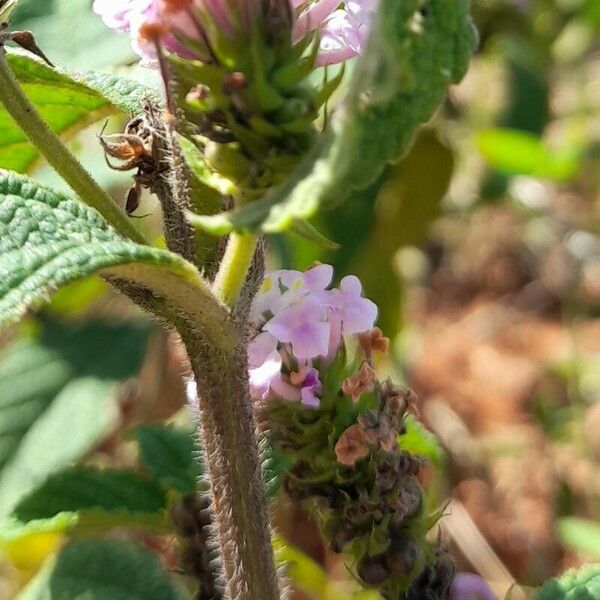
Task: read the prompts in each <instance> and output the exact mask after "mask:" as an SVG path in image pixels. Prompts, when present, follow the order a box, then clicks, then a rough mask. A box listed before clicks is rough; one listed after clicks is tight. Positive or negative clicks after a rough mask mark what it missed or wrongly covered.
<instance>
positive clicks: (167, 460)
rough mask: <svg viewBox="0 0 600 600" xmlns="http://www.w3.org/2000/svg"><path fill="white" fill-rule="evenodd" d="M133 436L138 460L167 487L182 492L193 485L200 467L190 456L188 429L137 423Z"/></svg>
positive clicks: (190, 432)
mask: <svg viewBox="0 0 600 600" xmlns="http://www.w3.org/2000/svg"><path fill="white" fill-rule="evenodd" d="M135 437H136V439H137V442H138V445H139V448H140V460H141V462H142V464H143V465H144V466H145V467H146V468H147V469H148V471H150V473H152V475H154V477H156V479H158V480H159V481H160V482H161V483H163V484H164V485H165V486H166V487H167V489H176V490H177V491H179V492H181V493H182V494H189V493H191V492H193V491H194V490H195V489H196V483H197V481H198V478H199V476H200V467H199V466H198V461H197V460H195V459H194V455H195V450H194V440H193V438H192V431H190V430H187V429H183V428H175V427H167V426H165V425H158V424H156V425H147V426H145V427H138V428H137V429H136V430H135Z"/></svg>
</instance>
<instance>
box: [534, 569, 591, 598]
mask: <svg viewBox="0 0 600 600" xmlns="http://www.w3.org/2000/svg"><path fill="white" fill-rule="evenodd" d="M534 600H600V565H584V566H583V567H581V568H580V569H573V570H570V571H567V572H566V573H564V574H563V575H561V576H560V577H558V578H556V579H550V580H548V581H546V583H544V585H543V586H542V588H541V589H540V590H539V591H538V592H537V594H536V595H535V596H534Z"/></svg>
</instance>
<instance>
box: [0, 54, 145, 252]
mask: <svg viewBox="0 0 600 600" xmlns="http://www.w3.org/2000/svg"><path fill="white" fill-rule="evenodd" d="M0 103H2V104H3V105H4V108H5V109H6V110H7V112H8V114H10V116H11V117H12V118H13V119H14V120H15V121H16V122H17V124H18V125H19V127H20V128H21V129H22V130H23V132H24V133H25V135H26V136H27V137H28V138H29V140H30V141H31V143H32V144H33V145H34V146H35V147H36V148H37V149H38V150H39V151H40V153H41V154H43V155H44V156H45V158H46V160H47V161H48V162H49V163H50V164H51V165H52V166H53V167H54V168H55V169H56V171H57V172H58V173H59V175H60V176H61V177H62V178H63V179H64V180H65V181H66V182H67V183H68V184H69V186H71V188H72V189H73V191H74V192H75V193H76V194H77V195H78V196H79V198H80V199H81V200H82V201H83V202H85V203H86V204H88V205H89V206H91V207H92V208H95V209H96V210H97V211H98V212H99V213H100V214H101V215H102V216H103V217H104V218H105V219H106V220H107V221H108V222H109V223H110V224H111V225H112V226H113V227H114V228H115V229H116V230H117V231H118V232H119V233H120V234H122V235H124V236H125V237H128V238H131V239H132V240H133V241H134V242H138V243H140V244H145V243H147V242H146V240H145V239H144V237H143V236H142V234H141V233H140V232H139V231H138V230H137V229H136V228H135V227H134V226H133V225H132V223H131V222H130V221H129V220H128V219H127V217H126V216H125V214H124V213H123V211H122V210H121V209H119V207H118V206H117V205H116V204H115V203H114V201H113V199H112V198H111V197H110V196H109V195H108V194H107V193H106V192H105V191H104V190H103V189H102V188H101V187H100V186H99V185H98V184H97V183H96V182H95V181H94V179H93V178H92V176H91V175H90V174H89V173H88V172H87V171H86V170H85V169H84V168H83V166H82V165H81V163H79V161H78V160H77V159H76V158H75V157H74V156H73V155H72V154H71V153H70V152H69V150H68V149H67V148H66V146H65V145H64V144H63V143H62V142H61V141H60V139H59V137H58V136H57V135H56V134H55V133H54V132H53V131H52V130H51V129H50V127H48V125H47V123H46V122H45V121H44V120H43V119H42V117H41V116H40V114H39V113H38V112H37V110H36V108H35V106H33V104H32V103H31V102H30V101H29V99H28V98H27V96H26V95H25V93H24V92H23V90H22V89H21V86H20V85H19V82H18V81H17V78H16V77H15V76H14V74H13V72H12V71H11V69H10V65H9V64H8V61H7V59H6V53H5V51H4V48H2V47H1V46H0Z"/></svg>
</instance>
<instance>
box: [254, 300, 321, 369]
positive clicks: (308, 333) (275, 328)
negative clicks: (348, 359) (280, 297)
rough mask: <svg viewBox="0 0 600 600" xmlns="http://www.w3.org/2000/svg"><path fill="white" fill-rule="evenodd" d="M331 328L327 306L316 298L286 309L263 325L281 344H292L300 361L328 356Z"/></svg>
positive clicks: (293, 350)
mask: <svg viewBox="0 0 600 600" xmlns="http://www.w3.org/2000/svg"><path fill="white" fill-rule="evenodd" d="M329 328H330V325H329V322H328V321H327V310H326V307H325V306H323V304H322V303H321V302H319V299H318V298H315V297H313V296H306V297H305V298H303V299H302V300H300V301H298V302H295V303H294V304H291V305H290V306H288V307H286V308H284V309H283V310H282V311H281V312H279V313H277V314H276V315H275V316H274V317H273V318H272V319H270V320H269V321H267V323H266V324H265V326H264V329H265V331H268V332H269V333H270V334H272V335H273V336H275V337H276V338H277V339H278V340H279V341H280V342H282V343H284V344H285V343H288V344H291V345H292V352H293V354H294V356H295V357H296V358H297V359H299V360H307V359H311V358H314V357H317V356H324V355H326V354H327V350H328V347H329Z"/></svg>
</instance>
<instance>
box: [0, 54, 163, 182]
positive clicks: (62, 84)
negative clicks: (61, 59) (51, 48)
mask: <svg viewBox="0 0 600 600" xmlns="http://www.w3.org/2000/svg"><path fill="white" fill-rule="evenodd" d="M8 62H9V64H10V67H11V69H12V70H13V72H14V74H15V76H16V78H17V79H18V80H19V83H20V84H21V86H22V87H23V90H24V91H25V93H26V94H27V96H28V97H29V99H30V100H31V101H32V102H33V104H34V105H35V107H36V108H37V109H38V111H39V112H40V114H41V115H42V117H44V120H45V121H46V122H47V123H48V125H49V126H50V127H51V129H53V130H54V131H55V132H56V133H58V134H60V135H72V134H73V133H75V132H77V131H78V130H80V129H82V128H84V127H86V126H87V125H89V124H90V123H94V122H95V121H98V120H99V119H101V118H103V117H105V116H107V115H110V114H114V113H118V112H123V113H126V114H130V113H133V114H137V113H139V112H140V111H141V106H142V100H143V99H144V98H145V97H154V94H153V92H152V91H151V90H149V89H148V88H147V87H145V86H143V85H141V84H139V83H138V82H136V81H132V80H129V79H126V78H124V77H120V76H117V75H106V74H103V73H91V72H82V73H75V72H68V71H66V70H61V69H53V68H52V67H50V66H48V65H47V64H45V63H44V62H42V61H41V60H40V59H38V58H35V57H32V56H30V55H28V54H23V53H21V52H10V53H9V54H8ZM38 157H39V153H38V151H37V150H36V148H35V147H34V146H33V145H32V144H31V143H30V142H29V141H28V140H27V137H26V136H25V134H24V133H23V132H22V131H21V130H20V128H19V127H18V125H17V124H16V123H15V122H14V121H13V120H12V118H11V117H10V116H9V115H8V114H7V113H6V111H5V110H4V109H3V108H2V107H0V168H4V169H10V170H13V171H18V172H21V173H22V172H25V171H27V170H28V169H29V168H31V166H32V165H33V164H34V163H35V161H36V160H37V159H38Z"/></svg>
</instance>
